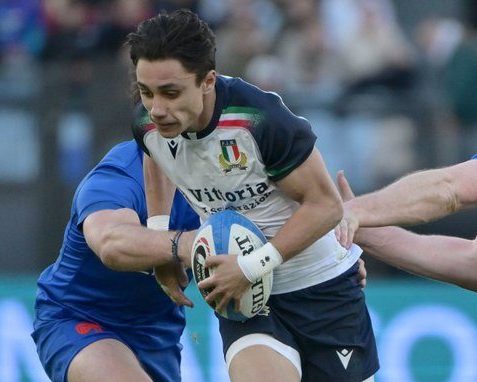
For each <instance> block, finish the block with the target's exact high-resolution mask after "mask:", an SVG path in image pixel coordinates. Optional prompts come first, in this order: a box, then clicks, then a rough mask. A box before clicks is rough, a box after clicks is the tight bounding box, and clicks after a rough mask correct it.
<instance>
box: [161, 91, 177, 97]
mask: <svg viewBox="0 0 477 382" xmlns="http://www.w3.org/2000/svg"><path fill="white" fill-rule="evenodd" d="M163 94H164V96H165V97H167V98H171V99H173V98H177V97H179V95H180V93H179V92H178V91H177V90H169V91H167V92H164V93H163Z"/></svg>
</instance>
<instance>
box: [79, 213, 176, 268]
mask: <svg viewBox="0 0 477 382" xmlns="http://www.w3.org/2000/svg"><path fill="white" fill-rule="evenodd" d="M83 233H84V236H85V239H86V242H87V243H88V246H89V247H90V248H91V249H92V250H93V251H94V252H95V253H96V255H98V256H99V258H100V259H101V261H102V262H103V263H104V264H105V265H106V266H108V267H109V268H111V269H114V270H117V271H142V270H146V269H150V268H152V267H154V266H156V265H162V264H166V263H168V262H169V261H170V260H171V243H170V239H169V236H170V233H169V232H167V231H166V232H158V231H153V230H150V229H147V228H145V227H143V226H141V223H140V221H139V217H138V215H137V213H136V212H135V211H133V210H131V209H129V208H122V209H118V210H101V211H97V212H94V213H92V214H91V215H89V216H88V217H87V218H86V219H85V221H84V223H83Z"/></svg>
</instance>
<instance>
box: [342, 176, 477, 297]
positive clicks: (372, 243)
mask: <svg viewBox="0 0 477 382" xmlns="http://www.w3.org/2000/svg"><path fill="white" fill-rule="evenodd" d="M337 183H338V189H339V191H340V194H341V196H342V198H343V200H344V201H350V200H353V198H354V194H353V191H352V190H351V187H350V186H349V183H348V181H347V180H346V178H345V176H344V174H343V173H342V172H341V173H338V177H337ZM354 239H355V242H356V243H357V244H359V245H360V246H361V247H362V248H363V249H364V250H365V251H366V252H367V253H368V254H369V255H371V256H373V257H375V258H377V259H378V260H381V261H383V262H385V263H388V264H390V265H392V266H395V267H398V268H401V269H403V270H405V271H407V272H410V273H414V274H416V275H419V276H424V277H429V278H432V279H435V280H439V281H444V282H448V283H451V284H455V285H458V286H461V287H463V288H466V289H469V290H472V291H477V272H476V271H475V270H476V269H477V239H474V240H467V239H462V238H458V237H451V236H442V235H418V234H415V233H413V232H410V231H407V230H405V229H402V228H399V227H378V228H360V229H359V230H358V231H357V232H356V234H355V235H354Z"/></svg>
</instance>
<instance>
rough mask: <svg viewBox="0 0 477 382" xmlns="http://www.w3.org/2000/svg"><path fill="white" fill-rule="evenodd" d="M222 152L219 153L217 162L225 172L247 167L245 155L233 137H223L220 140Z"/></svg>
mask: <svg viewBox="0 0 477 382" xmlns="http://www.w3.org/2000/svg"><path fill="white" fill-rule="evenodd" d="M220 148H221V149H222V152H221V153H220V155H219V164H220V167H221V168H222V171H223V172H224V173H225V174H228V173H230V172H231V171H232V170H234V169H238V170H246V169H247V155H246V154H245V153H244V152H243V151H240V149H239V147H238V145H237V141H236V140H235V139H225V140H221V141H220Z"/></svg>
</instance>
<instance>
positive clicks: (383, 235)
mask: <svg viewBox="0 0 477 382" xmlns="http://www.w3.org/2000/svg"><path fill="white" fill-rule="evenodd" d="M355 239H356V243H357V244H359V245H360V246H361V247H362V248H363V249H364V251H365V252H366V253H368V254H369V255H371V256H373V257H375V258H376V259H378V260H381V261H383V262H385V263H388V264H390V265H392V266H395V267H398V268H401V269H403V270H405V271H407V272H410V273H414V274H417V275H420V276H425V277H430V278H433V279H436V280H440V281H445V282H450V283H454V284H457V285H460V286H462V287H464V288H467V289H471V290H477V272H476V269H477V249H476V248H477V246H476V243H475V241H472V240H466V239H461V238H456V237H449V236H438V235H432V236H424V235H418V234H415V233H412V232H409V231H406V230H404V229H402V228H398V227H382V228H366V229H360V230H359V231H358V234H357V236H356V237H355Z"/></svg>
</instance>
